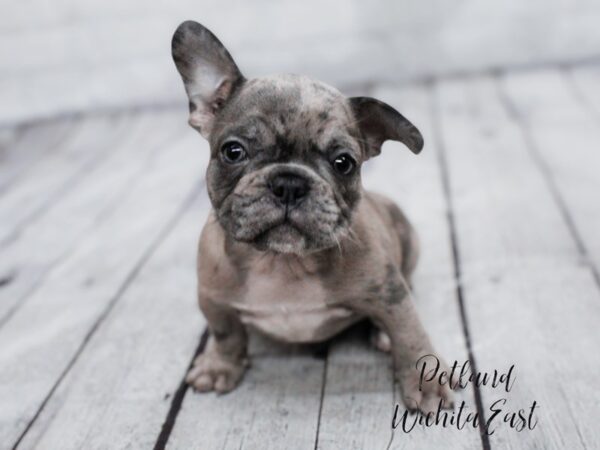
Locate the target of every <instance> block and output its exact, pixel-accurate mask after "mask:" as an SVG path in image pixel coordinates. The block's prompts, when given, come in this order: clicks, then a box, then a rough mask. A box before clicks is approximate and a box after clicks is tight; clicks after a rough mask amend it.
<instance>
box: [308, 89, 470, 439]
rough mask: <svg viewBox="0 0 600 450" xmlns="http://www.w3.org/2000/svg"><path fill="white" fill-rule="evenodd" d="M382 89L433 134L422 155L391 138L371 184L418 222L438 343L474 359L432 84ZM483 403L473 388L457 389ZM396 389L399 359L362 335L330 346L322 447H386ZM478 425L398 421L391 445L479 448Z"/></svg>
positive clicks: (430, 323)
mask: <svg viewBox="0 0 600 450" xmlns="http://www.w3.org/2000/svg"><path fill="white" fill-rule="evenodd" d="M376 96H377V97H378V98H381V99H383V100H385V101H387V102H389V103H390V104H392V105H394V106H396V107H397V108H398V109H399V110H400V111H401V112H402V113H404V114H406V115H407V117H408V118H409V119H410V120H412V121H413V123H415V124H416V125H417V126H418V127H419V129H420V130H421V131H422V133H423V134H424V136H425V140H426V147H425V150H424V151H423V153H422V154H420V155H419V156H418V157H414V155H412V153H410V152H409V151H408V150H407V149H406V148H404V147H403V146H402V145H401V144H399V143H391V142H390V143H387V144H385V146H384V149H383V152H382V154H381V155H380V156H378V157H377V158H376V159H374V160H373V161H371V162H368V163H367V165H370V166H371V167H370V168H368V170H367V171H366V174H365V185H366V187H367V188H369V189H372V190H375V191H378V192H381V193H384V194H386V195H388V196H390V197H391V198H393V199H394V200H395V201H396V202H397V203H398V204H399V205H400V206H401V207H402V208H403V210H404V211H405V212H406V214H407V215H408V217H409V219H410V220H411V221H412V222H413V224H414V225H415V227H416V230H417V232H418V233H419V235H420V240H421V260H420V262H419V264H418V266H417V272H416V274H415V279H414V286H415V302H416V304H417V307H418V310H419V313H420V316H421V318H422V320H423V322H424V325H425V328H426V329H427V331H428V332H429V334H430V336H431V338H432V340H433V343H434V345H435V346H436V348H437V349H438V351H439V352H440V354H441V355H443V357H444V358H446V360H447V361H450V362H452V361H454V360H458V361H459V362H464V361H465V360H466V359H467V352H466V345H465V339H464V336H463V333H462V325H461V321H460V314H459V309H458V304H457V299H456V288H455V282H454V268H453V264H452V254H451V243H450V233H449V230H448V222H447V220H446V210H447V205H446V204H445V200H444V193H443V189H442V183H441V176H440V169H439V167H438V163H437V156H436V153H437V151H439V150H438V149H437V148H436V147H437V143H436V140H435V136H434V132H433V127H432V117H431V108H430V98H429V95H428V90H427V89H425V88H421V87H417V88H413V89H410V90H409V89H380V90H378V91H377V92H376ZM456 397H457V398H456V400H457V403H459V402H460V401H461V400H463V399H464V400H465V402H466V403H467V405H468V406H469V408H470V409H471V410H474V409H475V406H474V402H473V400H472V391H471V390H468V391H462V392H459V393H457V396H456ZM396 402H400V410H399V411H400V413H402V412H403V411H404V407H403V405H402V403H401V400H400V398H399V395H395V396H394V389H393V384H392V372H391V360H390V357H389V355H384V354H381V353H379V352H377V351H376V350H375V349H373V348H372V347H371V346H370V345H369V343H368V342H366V341H365V339H364V337H363V339H362V340H360V339H354V340H353V341H341V342H337V343H336V344H335V345H334V346H333V348H332V349H331V351H330V354H329V359H328V365H327V380H326V386H325V396H324V399H323V411H322V415H321V424H320V428H319V431H320V433H319V448H324V449H327V448H356V449H362V448H386V446H387V445H388V443H389V441H390V437H391V432H392V427H391V421H392V416H393V408H394V405H395V403H396ZM479 445H480V438H479V434H478V430H477V429H470V430H463V431H457V430H455V429H454V430H453V429H452V428H447V429H436V428H429V429H423V428H420V427H418V426H417V427H416V428H415V429H414V430H413V431H411V433H409V434H406V433H404V432H403V431H402V430H401V429H400V428H398V429H396V431H395V433H394V437H393V441H392V443H391V447H390V448H424V449H425V448H437V447H440V448H441V447H444V448H465V447H469V448H477V447H478V446H479Z"/></svg>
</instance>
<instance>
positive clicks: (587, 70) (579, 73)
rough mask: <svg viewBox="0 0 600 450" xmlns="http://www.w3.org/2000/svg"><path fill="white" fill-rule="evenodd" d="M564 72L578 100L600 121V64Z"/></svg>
mask: <svg viewBox="0 0 600 450" xmlns="http://www.w3.org/2000/svg"><path fill="white" fill-rule="evenodd" d="M563 70H564V73H565V76H566V78H567V82H568V83H570V84H571V88H572V91H573V94H574V95H575V97H576V98H577V100H578V101H579V102H581V103H582V104H583V105H584V106H586V107H587V108H588V109H589V110H590V111H591V113H592V115H594V116H595V117H596V120H599V121H600V89H599V88H598V83H599V82H600V64H594V65H579V66H571V67H568V68H564V69H563Z"/></svg>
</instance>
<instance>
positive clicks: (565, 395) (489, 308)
mask: <svg viewBox="0 0 600 450" xmlns="http://www.w3.org/2000/svg"><path fill="white" fill-rule="evenodd" d="M437 92H438V94H439V98H438V100H439V103H438V107H439V114H440V116H441V130H440V131H441V134H442V137H443V142H444V146H445V150H446V155H447V161H448V168H449V173H450V188H451V196H452V199H453V203H454V206H455V209H454V212H455V217H456V225H457V241H458V246H459V254H460V262H461V272H462V274H463V277H462V280H461V281H462V289H463V292H464V298H465V301H466V305H467V312H468V317H469V319H470V320H469V324H470V326H471V333H472V336H473V341H474V352H475V355H476V358H477V362H478V365H479V370H480V371H488V372H491V371H493V370H494V369H498V370H499V371H506V370H508V369H509V367H510V366H511V365H512V364H514V365H515V369H514V370H515V375H516V381H515V383H514V385H513V387H512V390H511V391H510V392H508V393H506V392H504V390H502V389H501V388H500V389H492V388H490V387H484V388H483V389H482V393H483V398H484V403H485V407H486V408H489V407H490V406H491V405H492V404H493V402H495V401H496V400H499V399H502V398H507V399H508V400H507V403H506V405H504V406H503V405H496V406H497V407H498V406H500V407H502V408H503V409H504V411H505V412H510V411H513V410H518V409H519V408H522V409H524V410H525V411H526V414H527V415H528V414H529V412H530V408H531V406H532V404H533V402H534V401H537V402H538V405H539V406H538V408H537V409H536V411H535V418H537V421H538V422H537V427H536V428H535V429H534V430H524V431H522V432H520V433H518V432H516V431H515V430H513V429H511V428H509V427H508V426H507V424H505V423H503V422H502V419H503V418H504V414H502V415H501V416H497V417H496V419H495V420H494V422H492V424H491V428H490V431H491V430H495V431H494V434H493V435H492V436H491V443H492V447H501V448H515V449H517V448H518V449H521V448H545V449H560V448H584V447H586V446H587V447H594V445H595V443H597V442H598V439H599V437H598V431H597V427H596V426H595V415H594V414H593V413H592V411H595V410H597V405H598V403H599V402H600V393H599V392H598V391H597V390H590V389H589V386H590V385H591V384H593V383H594V382H595V375H596V374H597V373H598V372H599V371H600V360H599V359H598V358H595V357H593V356H592V355H595V354H596V349H597V347H598V344H599V342H598V341H599V340H600V339H599V336H598V333H597V322H598V320H599V319H600V298H599V295H598V290H597V289H596V286H595V284H594V280H593V277H592V275H591V273H590V271H589V268H588V267H586V266H584V265H582V264H581V258H580V255H579V252H578V250H577V248H576V245H575V243H574V241H573V238H572V236H571V234H570V232H569V230H568V228H567V226H566V223H565V221H564V218H563V216H562V215H561V213H560V211H559V209H558V207H557V205H556V203H555V201H554V199H553V197H552V194H551V192H550V191H549V190H548V186H547V184H546V182H545V180H544V178H543V176H542V173H541V172H540V170H539V167H538V166H537V165H536V163H535V161H534V159H533V158H532V155H531V153H530V152H529V150H528V149H527V148H526V143H525V141H524V140H523V135H522V134H521V133H520V130H519V129H518V127H517V125H516V124H515V123H514V122H512V121H511V120H510V117H509V116H508V114H507V110H506V109H505V108H503V106H502V104H501V103H500V100H499V96H498V91H497V86H496V85H495V83H494V80H493V79H490V78H483V79H472V80H468V81H447V82H442V83H440V84H439V86H438V91H437ZM553 126H556V127H560V124H557V123H554V125H553ZM550 128H551V127H550ZM548 131H549V132H551V130H548ZM581 164H586V162H585V161H581ZM486 416H487V418H488V419H489V418H490V417H491V412H490V411H488V412H487V414H486Z"/></svg>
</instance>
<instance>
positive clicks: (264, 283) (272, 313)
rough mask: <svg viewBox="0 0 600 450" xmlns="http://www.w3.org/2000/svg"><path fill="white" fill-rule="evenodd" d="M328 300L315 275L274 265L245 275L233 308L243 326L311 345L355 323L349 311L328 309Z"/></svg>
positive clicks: (286, 339) (276, 337)
mask: <svg viewBox="0 0 600 450" xmlns="http://www.w3.org/2000/svg"><path fill="white" fill-rule="evenodd" d="M328 300H329V304H328ZM331 300H332V299H330V298H328V293H327V291H326V289H324V288H323V286H322V284H321V283H320V282H319V279H318V277H316V276H315V275H313V274H310V273H305V272H303V270H302V268H298V267H296V268H294V267H291V268H290V267H289V266H287V265H286V266H279V265H275V266H274V267H269V268H266V269H265V268H264V267H259V268H257V269H256V270H251V271H249V272H248V274H247V278H246V282H245V286H244V289H243V290H242V292H241V295H240V298H239V299H238V301H237V302H236V304H235V307H236V308H237V309H238V311H239V313H240V317H241V320H242V322H243V323H245V324H246V325H250V326H251V327H253V328H256V329H258V330H259V331H261V332H263V333H265V334H267V335H269V336H271V337H273V338H275V339H279V340H282V341H287V342H314V341H321V340H324V339H327V338H329V337H331V336H333V335H335V334H336V333H338V332H340V331H341V330H342V329H343V328H345V327H347V326H348V325H350V324H351V323H352V322H354V321H355V320H356V316H355V315H354V314H353V313H352V312H351V311H350V310H348V309H346V308H342V307H339V306H331V305H330V304H331Z"/></svg>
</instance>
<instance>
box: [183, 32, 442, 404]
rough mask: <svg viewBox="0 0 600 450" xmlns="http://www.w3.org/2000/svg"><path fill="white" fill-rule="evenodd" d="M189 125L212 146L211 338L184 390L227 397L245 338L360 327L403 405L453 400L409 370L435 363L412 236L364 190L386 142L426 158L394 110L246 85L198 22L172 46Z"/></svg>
mask: <svg viewBox="0 0 600 450" xmlns="http://www.w3.org/2000/svg"><path fill="white" fill-rule="evenodd" d="M172 45H173V58H174V60H175V64H176V66H177V69H178V70H179V72H180V74H181V76H182V79H183V81H184V85H185V89H186V92H187V94H188V98H189V102H190V117H189V123H190V124H191V125H192V126H193V127H194V128H196V129H197V130H198V131H200V133H201V134H202V135H203V136H204V137H205V138H207V139H208V140H209V142H210V147H211V158H210V162H209V165H208V169H207V173H206V184H207V189H208V194H209V197H210V200H211V204H212V206H213V210H212V213H211V215H210V218H209V220H208V222H207V224H206V225H205V227H204V230H203V232H202V237H201V239H200V248H199V257H198V261H199V264H198V274H199V289H198V294H199V295H198V299H199V303H200V308H201V309H202V312H203V314H204V316H205V317H206V319H207V322H208V326H209V330H210V336H209V340H208V343H207V346H206V349H205V351H204V352H203V353H202V354H201V355H199V356H198V358H197V359H196V360H195V362H194V367H193V368H192V369H191V370H190V372H189V374H188V377H187V380H188V382H189V383H191V384H192V385H193V386H194V387H195V388H196V389H197V390H200V391H209V390H216V391H218V392H227V391H230V390H231V389H233V388H234V387H235V386H236V385H237V384H238V383H239V381H240V380H241V378H242V376H243V373H244V371H245V370H246V366H247V358H246V347H247V333H246V328H247V327H253V328H256V329H257V330H259V331H261V332H263V333H265V334H267V335H270V336H272V337H274V338H276V339H280V340H283V341H287V342H314V341H321V340H324V339H327V338H329V337H331V336H333V335H335V334H336V333H338V332H340V331H341V330H343V329H344V328H346V327H347V326H349V325H350V324H352V323H354V322H356V321H358V320H360V319H362V318H368V319H369V320H370V321H371V322H373V323H374V324H375V325H376V326H377V327H378V328H379V329H381V330H382V332H381V333H380V335H379V338H378V339H377V342H378V346H379V347H380V348H385V349H386V350H389V351H390V352H391V354H392V356H393V358H394V363H395V370H396V376H397V377H398V379H399V381H400V386H401V388H402V393H403V398H404V401H405V403H406V404H407V406H409V407H412V408H420V409H422V410H434V409H436V408H437V406H438V401H440V400H443V401H445V402H446V404H448V403H449V402H450V398H451V395H450V390H449V388H448V385H447V384H444V385H439V384H438V383H436V382H425V383H424V384H422V385H420V384H419V380H420V374H419V371H418V370H416V369H415V364H416V363H417V361H418V360H419V358H420V357H422V356H424V355H428V354H433V355H434V354H435V352H434V350H433V347H432V345H431V343H430V342H429V339H428V337H427V334H426V333H425V330H424V329H423V327H422V325H421V322H420V320H419V318H418V316H417V313H416V310H415V307H414V305H413V303H412V301H411V298H410V295H409V287H408V286H409V282H408V280H409V277H410V274H411V272H412V270H413V268H414V266H415V263H416V254H417V251H416V239H415V233H414V231H413V230H412V228H411V226H410V224H409V223H408V221H407V220H406V218H405V217H404V215H403V214H402V213H401V211H400V209H399V208H398V207H397V206H396V205H394V203H393V202H391V201H390V200H388V199H386V198H385V197H382V196H380V195H376V194H371V193H367V192H366V191H364V189H363V188H362V183H361V176H360V168H361V165H362V163H363V162H364V161H366V160H367V159H369V158H371V157H374V156H376V155H378V154H379V153H380V151H381V145H382V143H383V142H384V141H385V140H388V139H393V140H397V141H400V142H403V143H404V144H405V145H406V146H407V147H408V148H409V149H411V150H412V151H413V152H414V153H419V151H420V150H421V148H422V147H423V139H422V137H421V134H420V133H419V131H418V130H417V129H416V128H415V127H414V126H413V125H412V124H411V123H410V122H409V121H408V120H407V119H406V118H404V117H403V116H402V115H401V114H400V113H398V111H396V110H395V109H393V108H392V107H391V106H389V105H387V104H385V103H383V102H380V101H378V100H376V99H372V98H368V97H353V98H346V97H345V96H343V95H342V94H341V93H340V92H339V91H337V90H336V89H334V88H332V87H330V86H327V85H326V84H324V83H321V82H319V81H316V80H313V79H310V78H308V77H304V76H297V75H278V76H271V77H264V78H257V79H254V80H246V79H245V78H244V77H243V76H242V74H241V72H240V71H239V69H238V67H237V65H236V64H235V62H234V61H233V59H232V58H231V55H230V54H229V53H228V52H227V50H226V49H225V47H224V46H223V45H222V44H221V43H220V42H219V41H218V39H217V38H216V37H215V36H214V35H213V34H212V33H211V32H210V31H208V30H207V29H206V28H204V27H202V26H201V25H199V24H197V23H195V22H185V23H183V24H182V25H181V26H180V27H179V28H178V29H177V31H176V32H175V35H174V37H173V43H172Z"/></svg>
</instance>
